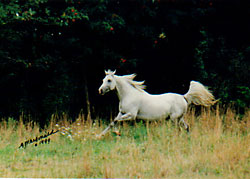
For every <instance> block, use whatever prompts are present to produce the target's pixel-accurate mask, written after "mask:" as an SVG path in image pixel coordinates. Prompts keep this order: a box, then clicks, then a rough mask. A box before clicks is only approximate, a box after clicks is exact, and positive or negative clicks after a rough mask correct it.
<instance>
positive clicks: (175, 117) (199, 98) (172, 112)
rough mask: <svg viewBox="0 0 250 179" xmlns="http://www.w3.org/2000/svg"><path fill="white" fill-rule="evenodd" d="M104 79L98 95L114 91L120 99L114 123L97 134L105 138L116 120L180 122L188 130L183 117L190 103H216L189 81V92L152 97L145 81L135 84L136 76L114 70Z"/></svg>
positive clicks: (193, 82)
mask: <svg viewBox="0 0 250 179" xmlns="http://www.w3.org/2000/svg"><path fill="white" fill-rule="evenodd" d="M105 74H106V77H105V78H104V79H103V84H102V85H101V87H100V88H99V93H100V94H102V95H104V94H105V93H107V92H109V91H111V90H116V91H117V95H118V97H119V101H120V102H119V113H118V115H117V117H116V118H115V119H114V121H113V122H112V123H111V124H110V125H109V126H108V127H107V128H106V129H105V130H104V131H103V132H102V133H101V134H100V135H99V137H101V136H103V135H105V134H106V133H107V131H108V130H109V129H110V128H111V127H113V126H114V125H115V122H117V121H126V120H135V119H136V118H137V119H143V120H150V121H152V120H160V119H167V118H170V119H171V120H172V121H174V122H177V123H178V124H180V123H182V124H183V125H184V127H185V129H186V130H187V131H189V126H188V124H187V123H186V122H185V121H184V114H185V113H186V111H187V107H188V105H189V104H191V103H193V104H195V105H203V106H210V105H213V104H214V103H216V100H215V99H214V96H213V95H212V94H211V92H210V91H209V90H207V89H206V87H204V86H203V85H202V84H201V83H199V82H196V81H191V82H190V87H189V91H188V92H187V93H186V94H184V95H181V94H176V93H164V94H159V95H153V94H149V93H147V92H146V91H145V90H144V88H145V86H144V85H143V84H144V81H141V82H138V81H134V80H133V79H134V78H135V76H136V75H135V74H131V75H124V76H118V75H115V71H111V70H108V71H105Z"/></svg>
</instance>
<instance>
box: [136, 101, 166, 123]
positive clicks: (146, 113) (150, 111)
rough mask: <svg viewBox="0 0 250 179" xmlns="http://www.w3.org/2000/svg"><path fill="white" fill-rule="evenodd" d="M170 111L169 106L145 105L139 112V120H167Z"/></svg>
mask: <svg viewBox="0 0 250 179" xmlns="http://www.w3.org/2000/svg"><path fill="white" fill-rule="evenodd" d="M169 109H170V106H169V105H168V104H159V103H152V102H151V103H144V104H143V106H142V107H141V109H140V110H139V111H138V114H137V118H138V119H143V120H159V119H166V118H167V117H168V115H169Z"/></svg>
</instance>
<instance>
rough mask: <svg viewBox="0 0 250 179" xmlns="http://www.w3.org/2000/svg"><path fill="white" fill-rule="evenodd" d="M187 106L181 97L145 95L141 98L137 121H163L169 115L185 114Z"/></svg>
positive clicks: (177, 95)
mask: <svg viewBox="0 0 250 179" xmlns="http://www.w3.org/2000/svg"><path fill="white" fill-rule="evenodd" d="M186 109H187V104H186V102H185V99H184V97H183V96H182V95H180V94H176V93H165V94H161V95H151V94H146V95H143V96H142V98H141V105H140V108H139V111H138V118H139V119H147V120H156V119H159V118H160V119H164V118H167V117H169V116H171V115H173V114H174V115H177V116H178V115H181V114H183V113H185V112H186Z"/></svg>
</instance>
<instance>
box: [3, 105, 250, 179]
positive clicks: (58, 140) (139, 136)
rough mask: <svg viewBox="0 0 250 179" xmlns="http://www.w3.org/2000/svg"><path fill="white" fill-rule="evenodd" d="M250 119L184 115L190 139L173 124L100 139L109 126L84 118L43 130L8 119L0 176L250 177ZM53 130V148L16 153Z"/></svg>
mask: <svg viewBox="0 0 250 179" xmlns="http://www.w3.org/2000/svg"><path fill="white" fill-rule="evenodd" d="M249 117H250V112H249V111H248V112H247V113H246V114H245V116H244V117H243V119H241V120H239V119H238V118H237V115H236V114H235V113H234V112H233V111H231V110H228V112H227V113H226V114H221V113H219V109H217V111H204V112H203V113H202V114H201V115H200V116H195V115H194V112H193V111H191V112H189V114H187V116H186V118H187V119H188V122H189V124H190V126H191V132H190V134H187V133H186V132H185V131H184V130H183V131H180V130H179V128H178V127H176V126H173V125H172V124H171V123H165V122H163V123H151V124H142V123H137V124H136V125H135V126H131V125H127V124H124V125H122V126H120V132H121V133H122V135H121V136H116V135H114V134H113V133H112V132H109V133H107V135H106V136H104V137H103V138H102V139H99V140H98V139H97V138H96V134H99V133H100V132H101V131H102V130H103V129H104V128H105V125H104V126H103V125H99V124H95V125H94V124H93V123H92V122H91V121H90V122H83V121H84V120H83V119H78V120H77V121H76V122H74V123H70V122H69V121H67V120H66V119H63V120H62V121H61V122H60V126H59V127H56V125H55V122H53V120H52V122H51V124H50V125H49V126H48V127H47V128H46V129H44V130H41V129H39V127H38V126H37V125H35V124H32V123H29V124H25V125H24V124H23V123H22V122H19V123H17V122H15V121H14V120H12V119H9V120H8V121H3V122H1V123H0V176H1V177H29V178H30V177H53V178H62V177H66V178H68V177H73V178H76V177H81V178H248V177H249V169H250V167H249V165H250V157H249V156H250V155H249V153H250V150H249V143H250V137H249ZM222 121H223V122H222ZM62 126H64V127H65V128H67V127H68V128H67V130H66V129H65V128H64V129H63V128H62ZM52 128H54V129H56V128H60V131H61V132H64V133H65V134H64V135H63V134H62V133H61V132H58V133H56V134H54V135H52V136H50V138H51V142H50V144H41V145H38V146H37V147H35V146H34V144H31V145H28V146H27V147H26V148H20V149H19V148H18V147H19V146H20V144H21V142H24V141H25V140H27V139H30V138H35V137H36V136H40V135H43V134H45V133H46V132H48V131H51V129H52ZM67 131H68V132H67ZM69 134H70V135H71V136H72V139H71V138H70V137H69Z"/></svg>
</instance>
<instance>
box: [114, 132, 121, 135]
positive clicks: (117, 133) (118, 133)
mask: <svg viewBox="0 0 250 179" xmlns="http://www.w3.org/2000/svg"><path fill="white" fill-rule="evenodd" d="M113 133H115V134H116V135H118V136H121V133H120V132H119V131H114V132H113Z"/></svg>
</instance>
